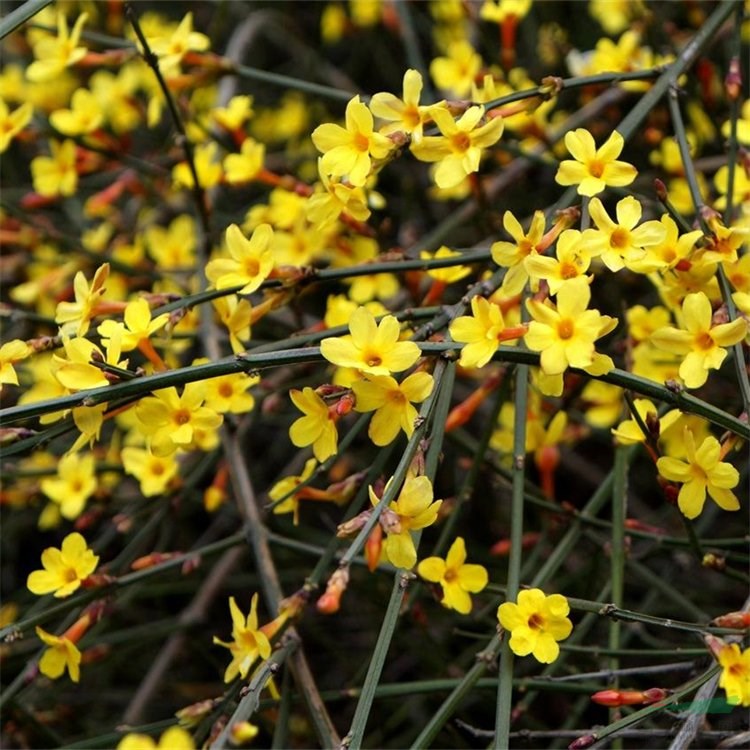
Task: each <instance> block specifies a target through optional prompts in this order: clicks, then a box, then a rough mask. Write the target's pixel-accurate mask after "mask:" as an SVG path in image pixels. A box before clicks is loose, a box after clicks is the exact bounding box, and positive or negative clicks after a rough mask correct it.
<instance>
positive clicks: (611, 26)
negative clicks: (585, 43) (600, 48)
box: [589, 0, 646, 35]
mask: <svg viewBox="0 0 750 750" xmlns="http://www.w3.org/2000/svg"><path fill="white" fill-rule="evenodd" d="M645 11H646V9H645V8H644V7H643V2H642V0H589V14H590V15H591V16H592V17H593V18H595V19H596V20H597V21H598V22H599V23H600V24H601V25H602V28H603V29H604V31H606V32H607V34H610V35H614V34H619V33H621V32H623V31H625V29H627V28H628V27H629V26H630V23H631V21H632V20H633V18H637V17H638V16H641V15H643V13H645Z"/></svg>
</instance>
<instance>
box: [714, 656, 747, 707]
mask: <svg viewBox="0 0 750 750" xmlns="http://www.w3.org/2000/svg"><path fill="white" fill-rule="evenodd" d="M717 659H718V661H719V664H721V666H722V671H721V677H720V678H719V687H722V688H724V690H725V691H726V694H727V703H729V704H730V705H731V706H750V648H746V649H745V650H744V651H740V647H739V646H738V645H737V644H736V643H727V644H725V645H724V646H722V648H721V650H720V651H719V655H718V657H717Z"/></svg>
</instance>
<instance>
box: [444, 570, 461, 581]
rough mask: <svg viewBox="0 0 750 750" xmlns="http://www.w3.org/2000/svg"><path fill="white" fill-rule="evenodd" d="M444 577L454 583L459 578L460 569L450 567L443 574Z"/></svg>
mask: <svg viewBox="0 0 750 750" xmlns="http://www.w3.org/2000/svg"><path fill="white" fill-rule="evenodd" d="M443 578H444V579H445V582H446V583H453V581H455V580H456V579H457V578H458V571H457V570H454V569H453V568H448V570H446V571H445V573H444V574H443Z"/></svg>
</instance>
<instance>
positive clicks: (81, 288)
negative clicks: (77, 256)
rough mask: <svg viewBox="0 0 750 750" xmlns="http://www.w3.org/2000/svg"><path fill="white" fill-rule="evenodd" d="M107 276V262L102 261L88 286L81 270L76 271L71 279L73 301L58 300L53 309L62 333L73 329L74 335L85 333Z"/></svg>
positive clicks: (100, 296)
mask: <svg viewBox="0 0 750 750" xmlns="http://www.w3.org/2000/svg"><path fill="white" fill-rule="evenodd" d="M108 278H109V263H104V264H103V265H101V266H99V268H97V269H96V273H95V274H94V279H93V281H92V282H91V286H90V287H89V285H88V282H87V281H86V277H85V276H84V275H83V271H78V273H76V275H75V278H74V279H73V292H74V294H75V302H60V303H59V304H58V305H57V310H56V311H55V323H60V325H61V326H62V332H63V333H64V332H67V331H75V334H76V336H85V335H86V332H87V331H88V330H89V323H90V321H91V319H92V318H93V317H94V316H95V315H96V307H97V305H98V304H99V302H100V300H101V298H102V297H103V296H104V294H105V292H106V291H107V289H106V287H105V286H104V285H105V284H106V283H107V279H108ZM73 324H77V325H75V326H74V325H73Z"/></svg>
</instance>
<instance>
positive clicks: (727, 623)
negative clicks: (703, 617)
mask: <svg viewBox="0 0 750 750" xmlns="http://www.w3.org/2000/svg"><path fill="white" fill-rule="evenodd" d="M711 624H712V625H716V627H718V628H736V629H737V630H744V629H745V628H750V612H727V614H725V615H719V616H718V617H714V619H713V620H711Z"/></svg>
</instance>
